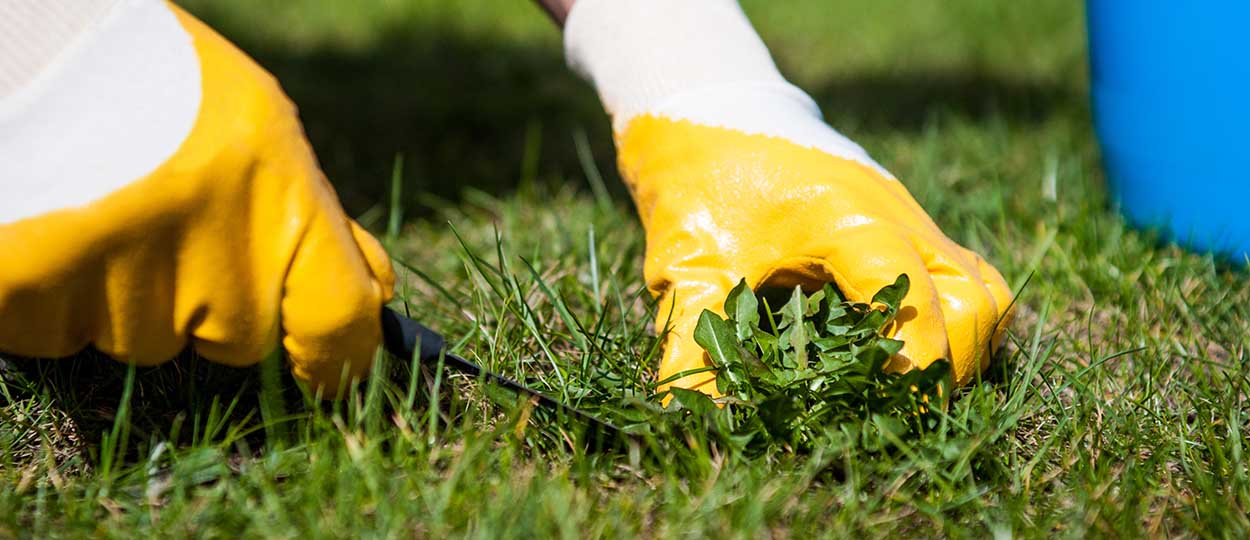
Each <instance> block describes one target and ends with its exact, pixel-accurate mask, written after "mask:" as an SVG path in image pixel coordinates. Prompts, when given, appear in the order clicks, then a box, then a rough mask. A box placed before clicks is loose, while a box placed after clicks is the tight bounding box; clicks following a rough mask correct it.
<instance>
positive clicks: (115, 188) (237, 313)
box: [0, 0, 394, 396]
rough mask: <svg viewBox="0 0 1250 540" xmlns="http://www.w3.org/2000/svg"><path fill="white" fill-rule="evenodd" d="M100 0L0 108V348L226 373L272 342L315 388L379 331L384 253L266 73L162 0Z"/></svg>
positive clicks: (357, 365)
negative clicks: (208, 364)
mask: <svg viewBox="0 0 1250 540" xmlns="http://www.w3.org/2000/svg"><path fill="white" fill-rule="evenodd" d="M112 4H113V5H112V6H111V7H110V8H109V12H108V15H107V16H105V17H103V19H102V21H99V22H98V23H97V24H96V26H95V27H93V28H94V29H93V30H91V31H90V32H88V33H87V34H86V35H83V36H79V37H77V38H76V39H77V40H78V42H77V43H76V44H75V45H74V46H73V47H69V48H67V50H65V51H63V52H61V53H60V56H58V57H57V58H56V61H55V63H54V64H53V65H52V66H51V67H50V68H48V69H47V70H45V71H44V72H43V73H41V74H40V75H39V76H38V78H36V79H35V80H34V82H33V83H31V84H27V85H24V86H22V87H21V88H20V89H18V90H17V91H16V93H15V94H13V95H11V96H9V97H8V98H6V99H5V100H4V102H3V107H0V109H3V112H2V113H0V192H3V194H4V195H3V196H0V351H5V352H8V353H13V354H18V355H24V356H31V357H64V356H68V355H71V354H74V353H75V352H78V351H79V350H81V349H83V348H85V347H86V346H88V345H94V346H95V347H96V348H98V349H99V350H100V351H102V352H104V353H106V354H108V355H110V356H112V357H114V358H116V359H118V360H121V361H124V362H132V363H136V364H140V365H150V364H156V363H160V362H162V361H165V360H167V359H169V358H171V357H173V356H175V355H176V354H177V353H178V352H179V351H180V350H182V349H183V348H184V347H185V346H186V345H188V344H191V345H193V346H194V348H195V349H196V351H197V352H198V353H199V354H200V355H202V356H204V357H206V358H208V359H210V360H213V361H216V362H220V363H223V364H229V365H233V366H246V365H251V364H255V363H257V362H259V361H260V360H262V359H263V358H264V357H265V356H266V355H268V354H270V353H271V352H273V351H274V350H276V349H277V347H279V346H280V345H282V346H285V349H286V351H287V353H288V354H289V356H290V361H291V364H292V370H293V373H294V375H295V376H296V377H297V378H298V379H301V380H303V381H306V382H307V383H309V384H310V385H311V386H312V387H313V389H314V390H320V391H322V392H323V395H328V396H333V395H334V393H335V392H336V390H337V389H338V388H339V382H340V380H342V378H343V377H347V378H351V377H359V376H360V375H362V374H363V373H364V372H365V371H366V370H367V369H368V367H369V366H370V364H371V361H372V358H373V354H374V351H375V350H376V347H377V345H378V343H379V341H380V339H381V335H380V333H381V331H380V313H381V307H382V305H383V303H385V302H386V301H387V300H388V299H389V298H390V295H391V289H392V285H393V282H394V275H393V273H392V270H391V267H390V261H389V259H388V257H387V255H386V253H385V252H384V251H383V249H382V247H381V246H380V245H379V244H378V243H377V241H376V240H374V239H373V238H372V237H370V236H369V234H368V233H366V232H365V231H364V230H362V229H361V228H360V227H359V226H358V225H357V224H356V223H354V222H353V221H352V220H351V219H349V218H348V217H347V216H346V215H345V214H344V212H343V210H342V208H341V206H340V204H339V201H338V199H337V197H336V195H335V193H334V189H333V188H332V187H331V186H330V184H329V183H328V182H327V181H326V179H325V177H324V175H323V174H322V172H321V170H320V169H319V168H318V165H317V162H316V158H315V157H314V156H313V152H312V149H311V148H310V147H309V145H308V142H307V141H306V139H305V137H304V134H303V131H302V127H301V125H300V122H299V120H298V118H297V116H296V110H295V107H294V106H293V105H292V104H291V102H290V101H289V100H288V99H287V98H286V96H285V95H284V94H283V93H282V90H281V89H280V88H279V87H278V84H277V82H276V81H275V80H274V79H273V77H272V76H270V75H269V74H268V73H266V72H265V71H264V70H263V69H261V68H260V67H258V66H257V65H256V64H255V63H253V62H252V61H251V60H250V59H249V58H248V57H247V56H246V55H244V54H243V53H242V52H241V51H239V50H238V49H236V48H234V47H233V46H232V45H231V44H230V43H228V42H227V41H226V40H225V39H223V38H222V37H221V36H219V35H217V34H216V33H214V32H213V31H212V30H211V29H209V28H208V27H206V26H205V25H203V24H202V23H200V22H199V21H197V20H195V19H194V18H192V17H191V16H190V15H188V14H186V13H185V12H183V11H181V10H180V9H178V8H176V7H174V6H172V5H167V4H164V3H161V2H150V1H134V0H123V1H121V2H113V3H112ZM19 7H20V6H19ZM0 67H3V66H0Z"/></svg>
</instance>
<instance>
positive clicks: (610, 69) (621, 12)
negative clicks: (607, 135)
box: [564, 0, 801, 126]
mask: <svg viewBox="0 0 1250 540" xmlns="http://www.w3.org/2000/svg"><path fill="white" fill-rule="evenodd" d="M564 44H565V54H566V57H567V58H568V62H569V65H570V66H571V67H572V68H573V70H575V71H577V72H578V73H580V74H581V75H582V76H583V77H585V78H586V79H587V80H589V81H590V82H592V83H593V84H594V85H595V88H596V89H597V90H598V92H599V96H600V99H601V100H602V101H603V105H604V108H605V109H607V111H608V112H609V113H610V114H611V115H612V116H613V118H614V120H615V122H616V123H617V125H618V126H620V125H622V124H624V123H627V122H628V120H629V118H631V117H632V116H635V115H637V114H642V113H645V112H650V111H652V110H654V109H655V108H657V107H658V106H659V105H661V104H662V103H663V102H664V101H666V100H668V99H669V98H672V97H674V96H678V95H682V94H689V93H694V92H699V91H702V90H706V89H709V88H715V87H722V86H735V85H740V86H751V87H757V88H759V87H775V88H782V87H790V85H789V83H787V82H786V80H785V79H784V78H783V77H782V76H781V73H780V72H778V71H777V67H776V65H775V64H774V63H773V60H772V58H771V56H770V55H769V53H768V48H767V47H766V46H765V45H764V42H763V41H762V40H760V38H759V36H758V35H757V34H756V33H755V30H754V29H753V28H752V27H751V23H750V21H748V20H747V18H746V15H745V14H743V12H742V9H741V8H740V7H739V6H738V4H737V2H735V1H734V0H682V1H679V2H674V1H671V0H580V1H579V2H578V3H577V5H576V6H575V7H574V8H573V10H572V12H571V13H569V17H568V20H567V21H566V25H565V30H564ZM791 88H792V87H791ZM794 91H795V92H798V91H797V89H795V90H794ZM798 93H799V94H801V92H798Z"/></svg>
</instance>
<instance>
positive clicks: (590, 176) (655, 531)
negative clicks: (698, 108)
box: [0, 0, 1250, 538]
mask: <svg viewBox="0 0 1250 540" xmlns="http://www.w3.org/2000/svg"><path fill="white" fill-rule="evenodd" d="M744 3H745V5H746V7H747V10H748V12H749V13H750V14H751V16H752V17H753V19H754V20H755V22H756V24H757V25H758V27H759V29H760V31H761V34H762V35H763V36H764V38H765V40H766V41H767V42H769V44H770V45H771V46H772V48H773V51H774V53H775V55H776V56H777V59H778V62H779V64H780V65H781V66H782V69H783V71H784V72H786V73H787V74H788V75H790V76H791V77H792V78H793V79H794V80H795V82H797V83H799V84H800V85H801V86H803V87H804V88H805V89H807V90H809V91H810V92H811V93H812V94H813V95H814V96H815V97H816V98H817V101H818V102H819V103H820V104H821V106H822V108H823V109H824V111H825V114H826V118H828V119H829V120H830V121H831V122H832V123H833V124H834V125H835V126H836V127H839V128H840V129H842V130H843V131H844V132H845V133H847V134H848V135H850V136H852V137H853V138H856V139H857V140H859V141H860V142H861V143H862V144H863V145H864V146H865V147H866V148H867V149H868V150H869V151H870V152H871V153H872V154H873V155H874V157H876V158H877V160H878V161H880V162H881V163H883V164H885V165H886V166H887V167H889V168H890V169H891V170H892V171H893V172H894V173H895V174H896V175H897V176H898V177H899V178H901V179H903V181H904V182H905V183H906V184H907V185H908V187H909V188H910V189H911V190H912V192H913V193H914V194H915V195H916V197H917V199H918V200H919V201H920V203H921V204H922V205H923V206H924V207H925V208H926V209H927V210H929V212H930V213H931V214H932V215H933V217H934V219H935V220H936V221H937V222H938V223H939V224H940V225H941V226H942V227H943V229H944V230H945V231H946V232H947V234H948V235H950V236H951V237H952V238H954V239H955V240H957V241H959V242H961V243H963V244H965V245H967V246H968V247H970V248H972V249H975V250H977V251H979V252H981V253H983V254H985V255H986V256H987V258H988V259H989V260H991V261H992V262H993V263H994V264H995V265H997V266H998V267H999V268H1000V269H1001V270H1002V271H1003V274H1004V275H1005V276H1006V277H1007V279H1008V281H1009V282H1010V283H1011V284H1012V285H1013V286H1014V287H1023V292H1022V293H1021V295H1020V297H1019V312H1018V316H1017V318H1016V321H1015V322H1014V323H1013V324H1012V326H1011V328H1010V338H1009V344H1008V345H1007V347H1006V348H1005V350H1004V352H1003V353H1002V355H1001V356H1000V358H998V360H997V362H996V363H995V364H994V367H992V368H991V370H990V372H988V373H987V374H986V377H985V379H984V380H983V381H980V382H978V384H974V385H972V386H970V387H968V388H964V389H962V390H960V391H959V392H957V394H956V396H955V399H954V400H953V402H952V404H951V407H950V409H949V411H947V413H946V416H945V417H944V418H943V421H942V423H941V425H940V426H939V427H938V428H937V429H934V430H932V431H928V432H925V433H923V434H921V435H917V436H914V437H911V438H900V437H897V436H894V435H893V432H892V431H891V430H889V429H883V428H882V427H881V425H879V424H878V423H875V422H871V421H869V422H862V423H857V424H849V425H845V426H844V427H843V428H842V429H841V430H839V431H838V432H836V433H834V434H833V435H831V436H830V438H829V440H828V442H827V444H825V445H823V446H821V447H818V448H816V449H815V450H813V451H812V452H811V453H808V454H799V455H793V454H786V453H779V452H773V453H769V454H766V455H764V456H758V457H747V456H745V455H742V454H741V453H736V452H730V451H726V450H725V449H724V448H721V447H719V446H715V445H709V444H707V443H708V441H707V440H706V438H704V437H701V436H699V435H698V434H692V435H690V436H686V434H681V433H671V434H667V435H665V434H660V435H658V436H653V437H650V438H647V439H645V440H644V442H643V444H640V445H638V446H636V447H635V448H633V449H631V451H628V452H625V453H623V454H619V455H617V454H609V455H587V454H585V453H583V452H581V451H579V450H573V449H570V448H569V447H568V446H567V445H566V444H565V442H564V441H565V440H566V437H574V438H575V437H576V429H575V426H571V425H561V424H558V423H556V424H549V423H547V422H546V421H540V422H531V423H529V424H525V423H523V422H521V420H522V419H523V418H524V417H525V415H526V414H527V412H526V409H525V407H520V406H517V405H516V404H515V403H512V402H511V401H510V400H509V399H508V397H507V396H502V395H499V394H498V393H497V392H491V391H489V390H487V389H484V388H481V387H479V386H477V385H476V384H474V383H473V382H472V381H466V380H463V379H462V378H459V377H455V376H451V375H450V374H446V373H438V372H437V370H434V369H429V368H424V369H418V370H416V371H415V372H414V371H413V370H412V369H410V368H409V367H408V365H407V364H406V363H405V362H403V361H395V360H387V361H386V362H385V365H384V366H383V367H382V369H379V370H377V371H376V372H375V373H376V375H375V376H374V377H372V378H371V379H370V380H369V381H368V382H367V384H366V385H365V387H364V388H363V389H362V390H361V391H360V393H359V394H356V395H353V396H352V397H350V398H349V399H347V400H345V401H344V402H341V403H337V404H318V403H313V404H309V403H306V402H304V401H303V400H302V398H301V397H300V396H299V394H298V392H293V391H292V389H291V388H290V381H289V380H286V379H284V378H283V379H279V380H278V381H276V382H275V381H274V380H273V379H274V378H273V377H263V376H262V373H261V370H241V371H233V370H228V369H224V368H219V367H213V366H208V365H206V364H205V363H204V362H202V361H199V360H197V359H195V358H194V357H190V356H188V357H185V358H182V359H180V360H179V361H177V362H175V363H173V364H170V365H168V366H165V367H162V368H158V369H151V370H135V371H130V370H127V369H126V368H124V367H120V366H117V365H115V364H113V363H111V362H109V361H107V360H104V359H100V358H91V357H84V358H78V359H76V360H75V361H73V362H60V363H56V364H52V363H47V362H44V363H40V364H35V365H30V364H25V365H19V368H20V369H17V370H11V372H10V373H9V374H7V375H6V377H5V381H6V382H5V383H4V384H3V385H2V386H0V403H2V404H3V406H2V407H0V538H9V537H36V538H54V537H83V536H95V537H107V538H135V537H147V536H150V535H161V536H168V537H184V536H197V537H206V538H235V537H239V536H245V537H257V536H264V537H275V538H297V537H298V538H336V537H365V538H408V537H430V538H440V537H446V536H471V537H482V538H486V537H515V538H546V537H563V538H583V537H617V538H631V537H636V536H644V537H671V536H681V537H725V538H739V537H744V538H760V537H776V538H786V537H793V538H805V537H811V536H823V537H853V538H858V537H870V538H898V537H908V538H909V537H974V538H983V537H995V538H1009V537H1017V536H1018V537H1039V536H1057V537H1070V538H1083V537H1126V538H1137V537H1143V536H1147V537H1149V536H1153V537H1214V538H1244V537H1246V536H1247V535H1248V534H1250V518H1247V515H1248V513H1250V478H1248V473H1247V459H1246V457H1245V455H1244V453H1245V452H1246V448H1245V446H1246V445H1245V441H1246V433H1247V432H1248V431H1250V423H1248V421H1247V418H1248V417H1250V406H1248V401H1247V396H1248V394H1250V376H1248V375H1247V372H1248V371H1250V370H1248V368H1250V357H1248V355H1247V329H1248V325H1247V320H1248V318H1247V310H1248V309H1250V308H1248V307H1247V306H1250V280H1247V279H1246V277H1247V276H1246V273H1245V271H1244V270H1239V269H1235V268H1230V267H1227V266H1224V265H1222V264H1220V263H1219V262H1217V261H1214V260H1212V259H1211V258H1210V257H1206V256H1202V255H1195V254H1190V253H1186V252H1184V251H1181V250H1179V249H1178V248H1175V247H1168V246H1161V245H1159V244H1158V243H1157V242H1156V241H1155V238H1154V237H1153V236H1151V235H1150V234H1148V233H1142V232H1138V231H1134V230H1132V229H1129V228H1127V227H1126V226H1125V224H1124V223H1123V221H1122V220H1121V219H1120V218H1119V217H1118V216H1117V215H1116V214H1115V213H1114V212H1113V211H1112V210H1110V209H1109V207H1108V202H1107V197H1106V192H1105V188H1104V186H1103V177H1102V173H1101V172H1100V169H1099V167H1098V157H1097V152H1096V145H1095V141H1094V140H1093V137H1092V134H1091V129H1090V124H1089V119H1088V113H1089V111H1088V108H1087V106H1086V101H1085V97H1084V96H1085V92H1086V88H1087V82H1086V75H1085V64H1084V60H1083V55H1084V43H1083V40H1084V37H1083V36H1084V33H1083V20H1082V13H1081V7H1080V3H1079V2H1076V1H1064V2H1060V1H1054V0H1048V1H1043V2H1034V3H1030V4H1029V5H1028V7H1027V9H1020V7H1019V6H1016V5H1014V4H1010V3H1004V2H984V1H982V0H960V1H951V2H941V3H940V4H939V3H932V5H928V4H924V5H921V3H917V2H908V1H904V0H891V1H869V0H863V1H846V2H827V1H824V0H802V1H798V0H794V1H788V2H784V3H783V2H773V1H766V0H749V1H746V2H744ZM356 4H361V5H364V6H367V7H353V6H356ZM189 7H190V8H191V10H192V11H193V12H195V13H197V14H200V15H201V16H202V17H204V18H205V19H206V20H207V21H208V22H209V23H210V24H213V25H214V26H216V27H217V28H219V29H220V30H221V31H222V32H223V33H225V34H226V35H227V36H228V37H230V38H231V39H233V40H235V41H236V42H237V43H238V44H239V45H240V46H241V47H243V48H244V49H245V50H247V51H248V52H249V53H252V54H253V55H254V56H255V57H256V58H258V60H259V61H260V62H261V63H262V64H263V65H265V66H267V67H269V68H270V69H271V70H273V71H274V72H275V74H276V75H277V76H278V77H279V79H280V80H281V81H283V83H284V85H285V86H286V88H287V89H288V91H289V93H290V94H291V95H292V97H293V98H294V99H295V101H296V102H297V103H298V104H299V105H300V107H301V112H302V116H303V117H304V119H305V121H306V124H307V129H308V132H309V136H310V138H311V139H312V141H313V143H314V146H315V147H316V149H317V151H318V155H319V157H320V159H321V160H322V163H323V165H324V166H325V168H326V170H327V172H328V173H329V174H330V176H331V178H332V179H333V180H334V182H335V183H336V185H337V186H338V187H339V189H340V192H341V193H342V194H343V199H344V202H345V204H346V206H347V207H348V208H349V210H350V211H351V212H352V213H353V214H354V215H358V216H360V217H361V220H362V221H363V222H364V223H365V224H366V225H367V226H369V227H370V228H372V229H373V230H375V231H377V232H379V234H381V233H383V232H385V231H386V230H387V229H388V226H390V222H389V219H390V216H391V215H392V214H393V210H392V204H391V193H392V183H391V178H392V172H393V170H400V172H399V173H398V174H396V175H395V177H396V178H398V180H399V183H400V184H399V187H401V188H402V190H400V191H399V192H398V193H399V196H400V199H399V200H398V201H396V204H395V205H394V207H395V208H396V209H401V210H402V211H403V212H404V216H405V220H404V222H403V223H402V227H398V228H394V229H392V230H391V234H386V235H385V236H386V237H387V243H388V244H389V247H390V249H391V250H392V253H393V255H394V256H395V257H396V258H397V259H398V260H401V261H404V262H405V263H407V264H409V265H411V266H412V267H414V268H417V269H419V270H420V271H421V273H422V274H424V277H423V276H419V275H416V274H414V273H412V272H409V271H406V270H402V269H401V274H402V277H403V280H402V284H401V286H400V288H399V293H400V297H401V299H402V303H403V304H406V305H407V306H408V308H409V309H411V310H412V312H413V313H414V314H415V315H416V316H417V317H418V318H419V319H421V320H422V321H424V322H426V323H427V324H428V325H430V326H433V327H435V328H437V329H439V330H441V331H442V332H443V333H444V334H446V335H447V336H449V337H450V338H451V339H452V341H453V343H455V347H456V349H457V351H458V352H460V353H462V354H463V355H465V356H468V357H470V358H472V359H474V360H477V361H479V362H482V363H483V364H486V365H488V366H490V368H492V369H494V370H496V371H499V372H502V373H506V374H509V375H511V376H514V377H524V378H528V380H529V381H530V382H531V383H532V384H534V385H537V386H540V387H543V388H546V389H548V390H549V391H551V392H552V393H553V394H556V395H558V396H559V397H560V398H561V399H566V400H568V401H570V402H573V403H582V404H593V403H600V402H603V401H605V400H613V399H621V398H622V396H629V397H632V398H635V399H637V398H640V397H645V394H646V392H648V390H649V388H650V387H651V386H652V383H653V382H654V380H653V379H652V373H653V370H654V369H655V366H656V362H657V355H656V351H655V339H654V336H653V333H652V331H651V329H650V327H649V325H650V324H651V319H650V308H649V298H648V297H647V295H646V293H645V291H643V290H642V280H641V276H640V273H641V264H642V253H643V241H642V234H641V231H640V228H639V226H638V224H637V221H636V219H635V217H634V216H633V214H632V209H631V208H630V204H629V202H628V199H627V198H626V197H624V190H623V188H622V186H621V185H620V182H619V180H618V179H617V178H616V176H615V173H614V172H613V167H612V159H613V158H612V150H611V141H610V137H609V134H608V126H607V120H606V118H604V117H603V116H602V113H601V112H600V111H599V110H598V105H597V103H596V100H595V97H594V95H593V93H592V92H591V91H590V89H589V88H587V87H586V86H585V85H584V84H582V83H580V82H579V81H577V80H576V79H575V78H574V77H573V76H571V75H569V74H568V73H566V72H565V70H564V68H563V64H562V60H561V54H560V50H559V34H558V33H557V32H556V30H554V29H553V28H551V27H550V26H549V24H548V23H547V21H546V20H545V19H544V18H543V16H542V15H541V14H540V13H539V12H538V10H537V9H535V8H533V7H532V6H529V5H527V4H526V3H525V2H523V1H521V0H456V1H454V2H453V1H445V0H438V1H435V0H407V1H400V0H391V1H375V2H369V3H348V2H339V1H337V0H303V1H300V2H289V1H276V0H272V1H244V0H222V1H210V0H198V1H195V2H192V3H190V6H189ZM397 154H402V155H403V157H404V161H403V167H402V169H395V168H394V167H395V156H396V155H397ZM599 178H602V183H601V184H600V183H599V181H598V180H596V179H599ZM1178 181H1193V180H1191V179H1178ZM604 186H606V187H604ZM396 225H399V223H396ZM1026 282H1027V285H1026ZM380 361H382V360H380ZM131 373H133V374H134V378H133V382H132V383H131V384H127V383H126V381H127V379H128V377H129V376H130V374H131ZM436 389H437V390H436ZM126 396H129V399H126ZM432 403H433V404H435V406H431V404H432ZM539 420H543V419H541V418H540V419H539ZM574 446H576V445H574Z"/></svg>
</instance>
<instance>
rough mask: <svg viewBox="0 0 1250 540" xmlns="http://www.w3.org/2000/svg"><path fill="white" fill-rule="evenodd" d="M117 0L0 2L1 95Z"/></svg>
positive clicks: (30, 77)
mask: <svg viewBox="0 0 1250 540" xmlns="http://www.w3.org/2000/svg"><path fill="white" fill-rule="evenodd" d="M118 2H119V0H4V1H3V2H0V98H3V97H4V96H7V95H10V94H13V93H15V92H16V91H17V90H18V89H19V88H22V87H23V86H25V85H27V84H29V83H30V82H32V81H34V80H35V78H37V77H38V76H39V74H40V73H41V72H43V71H44V70H45V69H46V68H47V67H48V66H50V65H51V64H52V62H53V61H54V60H56V58H57V56H59V55H61V54H62V53H64V52H65V51H66V50H67V49H68V48H69V47H71V46H72V45H73V44H74V43H75V42H76V41H78V40H79V39H80V38H82V37H83V36H84V35H87V34H89V33H91V32H92V30H93V29H94V28H95V27H97V26H98V24H99V22H100V21H101V20H103V19H104V18H105V17H107V16H108V14H109V12H110V11H111V10H112V9H113V8H114V7H115V6H116V5H117V4H118Z"/></svg>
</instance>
